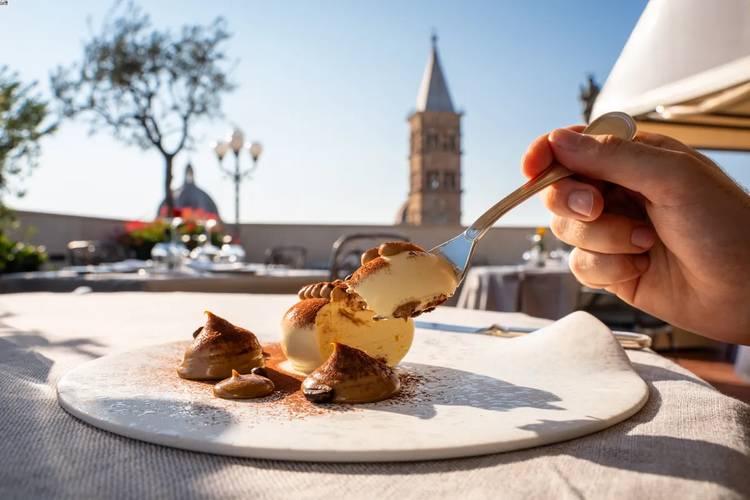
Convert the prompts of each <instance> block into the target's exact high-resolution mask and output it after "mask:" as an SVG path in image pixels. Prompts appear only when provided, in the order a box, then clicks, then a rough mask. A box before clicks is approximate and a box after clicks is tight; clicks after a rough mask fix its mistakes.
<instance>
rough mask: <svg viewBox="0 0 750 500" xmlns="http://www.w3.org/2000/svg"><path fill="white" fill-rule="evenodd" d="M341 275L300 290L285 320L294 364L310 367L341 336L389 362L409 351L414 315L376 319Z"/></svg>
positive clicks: (304, 368)
mask: <svg viewBox="0 0 750 500" xmlns="http://www.w3.org/2000/svg"><path fill="white" fill-rule="evenodd" d="M346 287H347V285H346V283H344V282H342V281H336V282H332V283H329V282H323V283H317V284H315V285H310V286H308V287H305V288H303V289H302V290H301V291H300V297H303V299H302V300H300V301H299V302H297V303H296V304H295V305H293V306H292V307H291V308H290V309H289V310H288V311H287V312H286V314H285V315H284V318H283V319H282V321H281V329H282V338H281V346H282V349H283V350H284V355H285V356H286V357H287V359H288V360H289V363H290V364H291V366H292V368H293V369H294V370H296V371H298V372H302V373H305V374H307V373H310V372H311V371H313V370H315V369H316V368H317V367H318V366H320V365H321V364H322V363H323V362H324V361H325V360H326V359H327V358H328V357H329V356H330V355H331V352H332V351H333V343H334V342H341V343H344V344H347V345H349V346H351V347H355V348H357V349H361V350H363V351H365V352H366V353H367V354H369V355H370V356H374V357H377V358H382V359H384V360H385V362H386V363H387V364H389V365H391V366H394V365H396V364H397V363H398V362H399V361H401V359H402V358H403V357H404V356H406V353H407V352H408V351H409V348H410V347H411V343H412V340H413V338H414V322H413V321H411V320H410V319H408V318H407V319H406V320H404V319H389V320H382V321H376V320H375V313H374V312H373V311H372V310H370V309H367V308H365V305H364V303H363V302H362V300H361V299H360V298H359V297H358V296H357V295H356V294H349V293H347V292H346Z"/></svg>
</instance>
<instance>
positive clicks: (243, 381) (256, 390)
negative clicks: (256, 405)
mask: <svg viewBox="0 0 750 500" xmlns="http://www.w3.org/2000/svg"><path fill="white" fill-rule="evenodd" d="M256 370H257V369H253V372H254V373H249V374H247V375H242V374H241V373H239V372H238V371H237V370H232V376H231V377H229V378H227V379H224V380H222V381H221V382H219V383H218V384H216V385H215V386H214V389H213V392H214V396H216V397H219V398H224V399H250V398H262V397H264V396H268V395H269V394H271V393H272V392H273V390H274V385H273V382H272V381H271V380H270V379H268V378H266V377H263V376H261V375H260V374H257V373H256Z"/></svg>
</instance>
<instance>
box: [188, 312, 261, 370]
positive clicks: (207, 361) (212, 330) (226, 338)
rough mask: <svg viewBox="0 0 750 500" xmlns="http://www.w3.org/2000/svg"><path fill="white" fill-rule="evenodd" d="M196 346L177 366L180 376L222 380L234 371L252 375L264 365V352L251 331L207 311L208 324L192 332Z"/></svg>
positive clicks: (192, 345)
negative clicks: (257, 368) (252, 371)
mask: <svg viewBox="0 0 750 500" xmlns="http://www.w3.org/2000/svg"><path fill="white" fill-rule="evenodd" d="M193 338H194V339H193V343H192V344H191V345H190V346H188V348H187V349H186V350H185V354H184V356H183V359H182V363H180V365H179V366H178V367H177V373H178V374H179V376H180V377H182V378H186V379H192V380H222V379H225V378H227V377H229V376H231V375H232V372H233V370H236V371H237V372H239V373H249V372H250V371H251V370H252V369H253V368H256V367H260V366H263V349H262V348H261V346H260V342H258V339H257V338H256V337H255V335H254V334H253V333H252V332H250V331H249V330H245V329H244V328H241V327H239V326H236V325H233V324H232V323H230V322H229V321H227V320H225V319H223V318H220V317H218V316H216V315H215V314H213V313H211V312H209V311H206V323H205V325H204V326H202V327H200V328H198V329H197V330H196V331H195V332H193Z"/></svg>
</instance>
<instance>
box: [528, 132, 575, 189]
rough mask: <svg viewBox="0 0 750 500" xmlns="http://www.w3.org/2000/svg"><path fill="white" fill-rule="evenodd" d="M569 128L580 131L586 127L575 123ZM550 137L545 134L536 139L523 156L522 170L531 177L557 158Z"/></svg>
mask: <svg viewBox="0 0 750 500" xmlns="http://www.w3.org/2000/svg"><path fill="white" fill-rule="evenodd" d="M568 129H570V130H574V131H576V132H580V131H582V130H583V129H584V126H583V125H573V126H570V127H568ZM548 137H549V134H544V135H541V136H539V137H537V138H536V139H534V141H533V142H532V143H531V144H530V145H529V148H528V149H527V150H526V153H525V154H524V156H523V161H522V163H521V172H522V173H523V175H525V176H526V177H528V178H529V179H530V178H532V177H536V176H537V175H539V174H540V173H541V172H542V170H544V169H545V168H547V167H549V166H550V165H551V164H552V162H553V161H554V160H555V155H554V153H553V152H552V147H551V146H550V144H549V139H548Z"/></svg>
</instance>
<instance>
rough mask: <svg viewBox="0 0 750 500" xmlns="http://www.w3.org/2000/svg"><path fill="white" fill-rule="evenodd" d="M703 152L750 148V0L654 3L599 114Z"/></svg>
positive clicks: (599, 103) (599, 100) (619, 65)
mask: <svg viewBox="0 0 750 500" xmlns="http://www.w3.org/2000/svg"><path fill="white" fill-rule="evenodd" d="M608 111H625V112H626V113H629V114H630V115H632V116H633V117H635V118H636V121H637V122H638V128H639V129H640V130H645V131H651V132H658V133H661V134H666V135H670V136H673V137H676V138H677V139H679V140H681V141H683V142H685V143H687V144H690V145H691V146H693V147H697V148H703V149H725V150H740V151H748V150H750V0H721V1H718V2H714V1H706V0H679V1H674V0H651V2H649V4H648V5H647V6H646V8H645V9H644V11H643V14H642V15H641V18H640V19H639V21H638V24H637V25H636V26H635V28H634V29H633V32H632V33H631V35H630V38H629V39H628V41H627V43H626V44H625V47H624V48H623V50H622V53H621V54H620V57H619V59H618V60H617V62H616V63H615V65H614V67H613V68H612V72H611V73H610V75H609V78H607V81H606V83H605V84H604V87H603V88H602V91H601V93H600V94H599V97H598V98H597V100H596V102H595V104H594V109H593V112H592V119H593V118H596V117H597V116H599V115H601V114H603V113H606V112H608Z"/></svg>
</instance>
